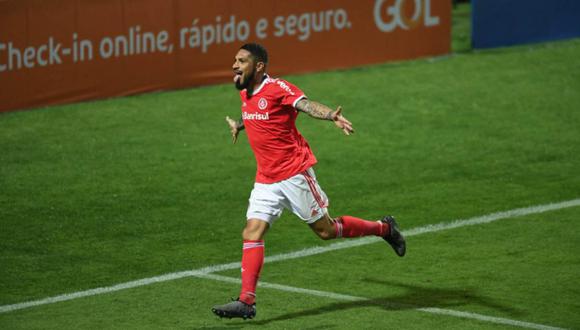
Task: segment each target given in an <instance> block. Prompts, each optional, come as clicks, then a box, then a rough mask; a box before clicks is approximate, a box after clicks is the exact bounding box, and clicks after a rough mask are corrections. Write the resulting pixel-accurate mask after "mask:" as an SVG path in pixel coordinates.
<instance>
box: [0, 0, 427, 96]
mask: <svg viewBox="0 0 580 330" xmlns="http://www.w3.org/2000/svg"><path fill="white" fill-rule="evenodd" d="M0 1H1V0H0ZM384 1H385V0H379V1H377V3H376V6H375V19H376V18H377V17H379V18H380V13H379V14H378V16H377V12H376V11H377V10H379V11H380V9H381V8H382V4H383V2H384ZM391 1H395V0H391ZM415 1H423V0H415ZM425 1H426V2H425V4H426V7H425V10H424V11H423V12H424V13H425V15H426V16H425V17H426V18H430V19H433V18H432V17H430V15H429V8H430V7H429V4H430V0H425ZM402 4H403V0H396V3H395V5H394V6H393V7H392V8H391V9H389V13H390V12H393V13H395V14H393V15H395V16H394V17H395V19H393V23H388V24H394V25H393V26H396V25H397V24H398V25H401V26H405V25H404V24H405V23H404V21H401V18H400V14H398V13H399V11H400V7H401V6H402ZM377 8H378V9H377ZM417 8H419V7H417ZM421 10H422V9H421V8H419V9H416V12H417V13H418V12H421ZM417 15H418V14H415V15H414V16H413V17H415V16H417ZM414 19H415V18H414ZM435 19H437V23H438V18H437V17H435ZM200 20H201V18H195V19H193V20H192V22H191V25H189V26H184V27H179V28H177V29H176V30H175V33H177V36H175V37H174V36H172V35H171V33H170V31H171V30H169V31H168V30H161V31H146V30H145V29H142V28H141V26H140V25H133V26H130V27H129V28H128V29H127V30H126V31H124V32H122V33H120V34H117V35H107V36H103V37H102V38H100V39H95V40H90V39H83V38H81V36H80V35H79V33H78V32H76V31H72V33H71V38H70V39H68V42H67V40H64V41H63V40H57V38H56V37H54V36H48V37H47V39H46V40H47V41H46V42H45V43H43V44H41V45H24V46H23V45H20V44H18V43H15V42H13V41H10V40H0V73H2V72H7V71H15V70H20V69H34V68H39V67H47V66H52V65H61V64H64V63H74V64H78V63H81V62H85V61H93V60H95V59H100V60H112V59H115V58H120V57H129V56H136V55H144V54H152V53H164V54H168V55H169V54H172V53H173V51H174V43H175V47H177V50H188V49H197V50H199V52H201V53H203V54H207V53H208V52H209V51H210V48H211V47H212V46H215V45H220V44H229V43H234V42H238V43H243V42H246V41H247V40H249V39H250V38H256V39H259V40H263V39H266V38H268V37H270V38H282V37H294V38H297V39H298V40H299V41H302V42H305V41H307V40H309V39H310V38H311V37H312V36H313V35H314V34H315V33H322V32H327V31H332V30H335V31H342V30H345V29H350V28H351V27H352V23H351V22H350V21H349V18H348V12H347V11H346V9H343V8H330V9H323V10H320V11H314V12H302V13H300V12H299V13H297V14H289V15H287V16H276V17H274V18H272V19H271V20H270V19H268V18H264V17H258V18H257V20H256V22H255V25H252V24H251V23H250V22H249V21H248V20H244V19H239V18H238V17H236V16H235V15H230V16H229V17H222V16H216V17H215V18H214V19H213V20H211V21H210V22H208V23H205V24H201V23H200ZM399 21H400V22H399ZM388 24H387V25H388ZM426 24H431V23H426ZM173 40H176V41H175V42H174V41H173ZM281 87H282V88H285V89H286V88H288V86H285V85H281ZM288 90H289V88H288ZM289 92H290V93H292V91H291V90H289Z"/></svg>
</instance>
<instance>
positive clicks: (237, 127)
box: [226, 116, 244, 143]
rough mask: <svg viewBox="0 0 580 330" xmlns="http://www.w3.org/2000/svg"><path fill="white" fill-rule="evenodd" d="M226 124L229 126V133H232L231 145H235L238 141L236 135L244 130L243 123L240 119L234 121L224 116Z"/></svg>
mask: <svg viewBox="0 0 580 330" xmlns="http://www.w3.org/2000/svg"><path fill="white" fill-rule="evenodd" d="M226 122H227V123H228V125H229V126H230V132H232V143H236V141H238V134H240V131H242V130H243V129H244V122H243V121H242V119H240V120H239V121H235V120H233V119H232V118H230V117H229V116H226Z"/></svg>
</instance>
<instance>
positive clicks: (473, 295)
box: [232, 279, 521, 325]
mask: <svg viewBox="0 0 580 330" xmlns="http://www.w3.org/2000/svg"><path fill="white" fill-rule="evenodd" d="M365 282H368V283H370V284H378V285H384V286H391V287H393V286H394V287H399V288H403V289H405V290H406V292H405V293H403V294H400V295H392V296H386V297H383V298H373V299H368V300H360V301H348V302H337V303H333V304H329V305H326V306H322V307H317V308H313V309H305V310H302V311H299V312H292V313H287V314H283V315H280V316H277V317H274V318H270V319H265V320H260V321H252V322H251V323H252V325H266V324H269V323H272V322H276V321H286V320H292V319H296V318H301V317H308V316H316V315H321V314H326V313H332V312H337V311H344V310H351V309H356V308H367V307H377V308H381V309H383V310H386V311H398V310H412V309H417V308H428V307H436V308H443V309H444V308H451V307H457V306H464V305H479V306H484V307H488V308H492V309H495V310H498V311H501V312H504V313H508V314H509V315H511V316H517V315H519V314H521V313H520V312H519V311H518V310H516V309H514V308H512V307H510V306H506V305H502V304H500V303H498V302H496V301H494V300H493V299H491V298H487V297H483V296H480V295H478V294H477V290H475V289H466V288H460V289H448V288H445V289H439V288H427V287H422V286H415V285H410V284H405V283H398V282H386V281H381V280H376V279H366V280H365ZM232 325H234V324H232Z"/></svg>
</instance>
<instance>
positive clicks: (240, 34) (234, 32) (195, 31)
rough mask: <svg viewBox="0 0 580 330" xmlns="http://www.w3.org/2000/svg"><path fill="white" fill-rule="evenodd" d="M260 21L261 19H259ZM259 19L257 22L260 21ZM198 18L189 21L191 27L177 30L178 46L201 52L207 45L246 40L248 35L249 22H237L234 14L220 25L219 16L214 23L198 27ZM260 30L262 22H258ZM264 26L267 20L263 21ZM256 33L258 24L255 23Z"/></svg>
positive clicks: (205, 51) (204, 51)
mask: <svg viewBox="0 0 580 330" xmlns="http://www.w3.org/2000/svg"><path fill="white" fill-rule="evenodd" d="M260 21H262V20H260ZM260 21H259V22H260ZM198 22H199V19H197V18H196V19H194V20H193V21H192V22H191V27H184V28H181V30H179V47H180V48H181V49H184V48H186V47H189V48H198V47H199V48H201V52H202V53H207V50H208V48H209V46H211V45H214V44H216V45H219V44H221V43H232V42H235V41H242V42H243V41H246V40H248V38H249V37H250V23H248V22H247V21H245V20H241V21H239V22H237V20H236V16H234V15H231V16H230V20H229V21H228V22H227V23H225V24H223V25H222V18H221V16H217V17H216V18H215V24H206V25H202V26H201V27H199V26H198V25H197V24H198ZM260 24H261V25H260V32H261V33H263V31H262V29H265V27H262V26H263V25H264V22H262V23H260ZM265 24H266V26H267V24H268V22H267V21H266V22H265ZM256 33H258V25H256Z"/></svg>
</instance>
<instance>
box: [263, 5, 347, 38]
mask: <svg viewBox="0 0 580 330" xmlns="http://www.w3.org/2000/svg"><path fill="white" fill-rule="evenodd" d="M351 26H352V24H351V23H350V21H349V20H348V13H347V12H346V10H344V9H342V8H338V9H330V10H325V11H319V12H317V13H303V14H301V15H299V16H296V15H289V16H287V17H284V16H276V18H274V28H275V30H274V36H275V37H283V36H285V35H288V36H293V35H296V34H298V40H300V41H306V40H308V38H310V34H311V33H312V32H323V31H330V30H331V29H333V28H334V29H336V30H339V31H340V30H343V29H345V28H350V27H351Z"/></svg>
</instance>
